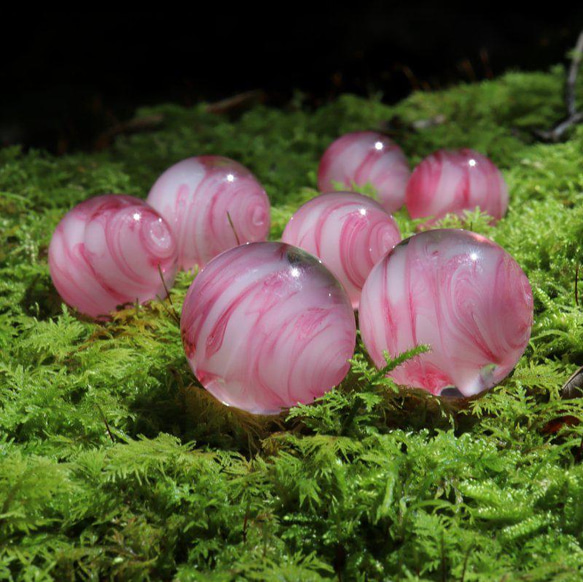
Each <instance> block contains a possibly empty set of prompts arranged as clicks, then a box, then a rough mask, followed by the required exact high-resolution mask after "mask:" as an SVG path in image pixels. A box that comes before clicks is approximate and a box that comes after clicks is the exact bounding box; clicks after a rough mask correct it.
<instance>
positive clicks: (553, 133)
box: [534, 30, 583, 142]
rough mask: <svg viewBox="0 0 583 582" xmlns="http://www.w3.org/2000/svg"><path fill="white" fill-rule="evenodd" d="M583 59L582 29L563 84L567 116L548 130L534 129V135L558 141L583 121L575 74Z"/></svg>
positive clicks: (546, 139) (545, 139) (550, 140)
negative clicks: (578, 105) (578, 101)
mask: <svg viewBox="0 0 583 582" xmlns="http://www.w3.org/2000/svg"><path fill="white" fill-rule="evenodd" d="M582 61H583V30H582V31H581V33H580V34H579V38H578V39H577V44H576V45H575V49H574V51H573V57H572V59H571V66H570V67H569V74H568V75H567V83H566V85H565V104H566V106H567V117H566V118H565V119H563V120H562V121H560V122H559V123H557V124H556V125H555V126H554V127H553V128H552V129H551V130H549V131H535V132H534V133H535V135H536V136H537V137H538V138H539V139H542V140H543V141H549V142H558V141H560V139H561V138H562V137H563V135H564V133H565V132H566V131H567V130H568V129H570V128H571V127H573V126H574V125H576V124H578V123H581V122H583V112H580V111H577V99H576V97H577V95H576V85H577V75H578V73H579V68H580V66H581V62H582Z"/></svg>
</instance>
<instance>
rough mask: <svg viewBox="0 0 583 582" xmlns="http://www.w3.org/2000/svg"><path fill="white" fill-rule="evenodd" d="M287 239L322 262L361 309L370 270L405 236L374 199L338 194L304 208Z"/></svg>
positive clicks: (289, 228) (288, 230)
mask: <svg viewBox="0 0 583 582" xmlns="http://www.w3.org/2000/svg"><path fill="white" fill-rule="evenodd" d="M281 240H282V242H285V243H288V244H290V245H295V246H297V247H301V248H302V249H304V250H306V251H308V252H309V253H312V254H313V255H316V256H317V257H319V258H320V259H322V262H323V263H324V264H325V265H326V266H327V267H328V268H329V269H330V271H332V274H334V275H335V276H336V278H337V279H338V280H339V281H340V282H341V283H342V285H344V289H345V290H346V292H347V293H348V297H349V298H350V300H351V302H352V307H353V308H354V309H358V303H359V301H360V293H361V291H362V286H363V285H364V282H365V280H366V278H367V276H368V274H369V273H370V270H371V269H372V268H373V266H374V265H375V264H376V263H377V262H378V260H379V259H380V258H381V257H382V256H383V255H384V254H385V253H387V252H388V251H390V250H391V249H392V248H393V247H394V246H395V245H396V244H397V243H398V242H399V241H400V240H401V234H400V233H399V227H398V226H397V223H396V222H395V220H394V219H393V217H392V216H391V215H390V214H389V213H388V212H386V211H385V210H384V209H383V207H382V206H381V205H380V204H377V203H376V202H375V201H374V200H371V199H370V198H367V197H366V196H361V195H360V194H354V193H351V192H338V193H331V194H322V195H321V196H317V197H316V198H314V199H312V200H310V201H309V202H307V203H306V204H304V205H303V206H302V207H300V209H299V210H298V211H297V212H296V213H295V214H294V215H293V216H292V217H291V219H290V221H289V222H288V224H287V226H286V227H285V231H284V233H283V236H282V239H281Z"/></svg>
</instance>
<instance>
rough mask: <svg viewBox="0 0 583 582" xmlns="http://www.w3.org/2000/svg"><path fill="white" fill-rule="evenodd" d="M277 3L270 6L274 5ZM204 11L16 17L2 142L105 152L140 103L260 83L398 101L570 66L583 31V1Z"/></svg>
mask: <svg viewBox="0 0 583 582" xmlns="http://www.w3.org/2000/svg"><path fill="white" fill-rule="evenodd" d="M267 6H269V9H268V8H267ZM338 6H339V5H337V6H336V7H333V6H330V7H329V8H326V9H325V8H322V9H321V10H319V9H318V4H317V3H312V4H311V5H308V6H302V5H300V4H295V3H294V4H282V3H279V4H275V3H272V4H270V5H266V9H265V10H263V11H258V10H255V11H254V12H253V13H251V12H250V11H249V10H248V7H246V6H239V8H233V7H232V6H230V5H228V4H224V5H219V4H218V3H217V4H216V8H213V7H212V6H211V7H209V6H208V5H200V4H193V5H191V6H190V7H189V8H190V10H188V11H187V7H186V6H184V7H182V8H179V7H178V5H177V6H176V8H175V9H174V10H173V11H164V12H161V11H160V10H141V11H139V12H127V13H126V12H114V11H111V12H106V11H102V12H95V13H93V14H91V13H89V14H84V15H75V14H71V13H62V14H61V13H54V12H50V13H49V12H47V13H46V14H45V15H41V16H37V17H36V18H35V19H34V20H33V21H32V22H31V21H30V18H27V19H26V26H25V27H21V26H19V24H18V20H17V19H15V20H13V21H9V20H4V27H3V28H4V29H5V30H4V31H3V35H2V37H1V39H0V48H1V50H2V53H1V54H2V55H3V63H2V65H1V66H0V79H1V91H0V146H1V145H9V144H13V143H21V144H23V145H24V146H25V147H43V148H46V149H49V150H50V151H53V152H57V153H64V152H65V151H70V150H74V149H80V148H82V149H89V150H91V149H93V148H95V147H96V143H98V142H99V137H100V136H101V135H103V132H105V131H107V130H111V128H115V127H119V124H120V123H123V121H124V120H127V119H129V118H131V116H132V114H133V112H134V111H135V109H136V107H139V106H141V105H148V104H155V103H163V102H175V103H179V104H182V105H191V104H193V103H195V102H197V101H200V100H206V101H211V102H214V101H217V100H221V99H224V98H226V97H229V96H232V95H235V94H238V93H240V92H244V91H249V90H254V89H261V90H263V94H264V96H263V100H264V101H265V102H266V103H268V104H271V105H274V106H280V107H283V106H286V104H287V103H289V101H290V99H291V98H292V96H293V95H294V91H297V90H299V91H301V92H302V93H303V94H305V102H306V103H307V104H308V106H311V105H313V106H317V105H318V104H319V103H321V102H323V101H326V100H329V99H333V98H334V96H335V95H337V94H338V93H339V92H343V91H349V92H354V93H357V94H361V95H369V94H372V93H378V92H381V93H382V94H383V99H384V100H385V101H386V102H389V103H390V102H394V101H396V100H398V99H401V98H403V97H404V96H406V95H407V94H408V93H409V92H410V91H411V90H412V89H413V88H418V87H420V88H422V89H432V88H439V87H443V86H447V85H449V84H451V83H454V82H459V81H473V80H481V79H485V78H489V77H491V76H496V75H499V74H500V73H502V72H504V71H505V70H507V69H509V68H521V69H526V70H529V69H547V68H548V67H550V66H551V65H553V64H556V63H561V62H563V63H564V62H565V57H566V55H567V53H568V51H569V50H570V49H571V48H572V47H573V46H574V44H575V40H576V37H577V34H578V32H579V29H580V28H582V27H583V2H571V3H568V4H566V5H565V6H563V5H561V3H557V4H556V5H549V4H547V3H544V6H543V3H541V6H540V8H537V7H535V5H534V4H532V5H531V6H530V7H529V8H528V10H525V9H523V10H518V9H516V10H512V9H508V8H506V9H501V8H500V9H498V10H492V12H488V13H486V12H484V13H479V12H477V11H476V6H475V5H473V4H472V3H465V4H462V5H461V6H460V7H455V6H453V5H452V6H448V5H447V4H443V3H439V2H436V1H432V2H429V1H420V2H414V1H411V2H408V3H405V2H382V1H367V0H363V1H361V2H357V3H353V4H352V5H348V4H347V5H346V6H347V8H346V9H341V8H339V7H338Z"/></svg>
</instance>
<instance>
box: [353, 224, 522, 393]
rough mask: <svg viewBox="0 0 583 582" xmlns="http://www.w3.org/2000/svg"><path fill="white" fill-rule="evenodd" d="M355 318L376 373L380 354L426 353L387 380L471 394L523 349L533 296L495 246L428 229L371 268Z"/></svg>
mask: <svg viewBox="0 0 583 582" xmlns="http://www.w3.org/2000/svg"><path fill="white" fill-rule="evenodd" d="M359 316H360V330H361V333H362V339H363V341H364V344H365V346H366V348H367V350H368V352H369V354H370V356H371V357H372V359H373V360H374V362H375V364H376V365H377V366H378V367H382V366H384V365H385V360H384V358H383V351H384V350H387V351H388V352H389V354H390V355H391V356H393V357H394V356H396V355H397V354H400V353H402V352H404V351H406V350H410V349H412V348H414V347H415V346H419V345H423V344H428V345H429V346H430V347H431V352H429V353H425V354H422V355H420V356H418V357H416V358H414V359H412V360H410V361H408V362H405V363H404V364H403V365H401V366H399V367H398V368H397V369H396V370H395V371H394V372H392V373H391V374H390V375H391V377H392V378H393V379H394V380H395V381H396V382H397V383H398V384H401V385H404V386H411V387H416V388H423V389H425V390H427V391H428V392H431V393H432V394H440V393H441V392H442V391H443V390H444V389H446V388H449V387H453V388H457V391H459V393H461V394H462V395H463V396H473V395H475V394H478V393H479V392H482V391H483V390H486V389H488V388H491V387H492V386H494V385H495V384H497V383H499V382H500V381H501V380H502V379H503V378H505V377H506V376H507V375H508V374H509V373H510V371H511V370H512V369H513V367H514V366H515V365H516V363H517V362H518V360H519V359H520V357H521V355H522V354H523V352H524V350H525V349H526V346H527V344H528V340H529V337H530V330H531V326H532V320H533V300H532V291H531V288H530V284H529V282H528V279H527V278H526V275H525V274H524V272H523V271H522V269H521V268H520V266H519V265H518V263H517V262H516V261H515V260H514V259H513V258H512V257H511V256H510V255H509V254H508V253H507V252H506V251H505V250H504V249H503V248H502V247H500V246H498V245H497V244H496V243H494V242H492V241H491V240H489V239H487V238H485V237H483V236H480V235H478V234H475V233H473V232H469V231H464V230H454V229H439V230H431V231H426V232H422V233H421V234H418V235H416V236H413V237H411V238H408V239H406V240H404V241H403V242H401V243H400V244H398V245H397V246H396V247H395V248H394V249H393V250H392V251H391V252H390V253H389V254H388V255H387V256H386V257H384V258H383V259H382V260H381V261H379V263H377V265H376V266H375V267H374V268H373V270H372V271H371V273H370V275H369V277H368V279H367V280H366V283H365V284H364V288H363V290H362V297H361V300H360V312H359ZM447 392H453V393H456V391H455V390H454V391H450V390H447ZM447 392H446V393H447Z"/></svg>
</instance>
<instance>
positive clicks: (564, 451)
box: [0, 68, 583, 582]
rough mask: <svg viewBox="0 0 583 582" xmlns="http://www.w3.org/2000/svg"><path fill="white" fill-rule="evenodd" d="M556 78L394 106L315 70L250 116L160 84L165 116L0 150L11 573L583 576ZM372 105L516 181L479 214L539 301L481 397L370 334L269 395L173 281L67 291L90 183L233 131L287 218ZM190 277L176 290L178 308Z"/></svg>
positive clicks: (582, 202) (4, 575)
mask: <svg viewBox="0 0 583 582" xmlns="http://www.w3.org/2000/svg"><path fill="white" fill-rule="evenodd" d="M563 82H564V71H563V70H562V69H560V68H557V69H555V70H552V71H550V72H548V73H528V74H526V73H509V74H507V75H505V76H503V77H501V78H499V79H497V80H494V81H487V82H483V83H480V84H473V85H461V86H458V87H455V88H452V89H450V90H447V91H444V92H438V93H415V94H413V95H412V96H411V97H410V98H408V99H406V100H405V101H404V102H402V103H399V104H398V105H396V106H391V107H389V106H386V105H383V104H382V103H381V102H380V101H379V100H378V99H369V100H365V99H361V98H356V97H353V96H342V97H340V98H339V99H337V100H336V101H335V102H333V103H330V104H327V105H324V106H322V107H321V108H318V109H316V110H313V109H310V108H307V107H305V106H303V105H302V102H301V97H300V96H298V98H297V99H296V100H295V101H294V103H293V104H292V105H290V106H289V107H288V108H287V109H284V110H274V109H270V108H267V107H264V106H261V105H257V106H255V107H254V108H252V109H251V110H249V111H247V112H245V113H243V114H241V115H237V116H235V117H234V116H232V115H229V114H222V115H219V114H214V113H210V112H208V111H207V109H206V108H205V106H204V105H200V106H197V107H194V108H190V109H183V108H180V107H177V106H172V105H168V106H162V107H156V108H155V109H149V110H143V111H139V112H138V114H137V116H138V118H144V117H150V116H152V115H156V116H162V122H161V125H160V126H159V127H157V128H156V129H155V130H151V131H147V132H143V133H138V134H135V135H128V136H120V137H119V138H118V139H117V140H116V141H115V143H114V144H113V145H112V146H111V147H110V148H109V149H107V150H105V151H102V152H99V153H95V154H86V153H79V154H73V155H68V156H66V157H61V158H57V157H52V156H50V155H48V154H46V153H43V152H39V151H32V152H28V153H22V152H21V151H20V150H19V149H17V148H8V149H4V150H1V151H0V579H2V580H49V579H56V580H108V579H116V580H148V579H150V580H159V579H161V580H171V579H176V580H180V581H189V580H210V581H227V580H288V581H292V580H302V581H310V580H342V581H345V580H439V581H445V580H456V581H466V582H469V581H470V580H505V581H511V580H525V581H539V580H581V579H583V464H582V461H583V425H580V424H579V420H580V419H582V418H583V401H581V400H578V399H571V400H566V399H564V398H562V397H561V391H560V388H561V386H562V384H563V383H564V382H565V380H566V379H567V378H568V377H569V375H570V374H571V373H572V372H573V371H574V370H576V369H577V368H578V367H579V366H580V365H583V305H581V306H580V305H578V303H579V302H580V301H583V287H582V288H581V292H580V293H577V290H576V273H577V272H578V265H579V264H580V263H581V262H583V245H582V240H583V127H581V126H580V127H578V128H575V129H574V130H573V131H572V132H571V133H570V135H569V136H568V137H569V139H568V140H567V141H565V142H564V143H560V144H552V145H550V144H541V143H537V142H536V141H535V140H534V139H533V137H532V129H533V128H543V129H547V128H549V127H550V126H551V125H552V124H553V123H554V122H556V121H557V120H558V119H560V118H561V117H562V116H563V114H564V105H563V102H562V87H563ZM375 128H376V129H382V130H388V131H391V132H392V134H393V135H394V137H395V139H397V141H398V142H399V143H400V144H401V145H402V147H403V148H404V150H405V151H406V153H407V155H408V156H409V157H410V160H411V162H412V164H415V163H417V162H418V161H419V160H420V159H421V158H422V157H424V156H425V155H427V154H429V153H430V152H432V151H433V150H435V149H437V148H440V147H452V148H453V147H462V146H465V147H473V148H476V149H478V150H479V151H481V152H483V153H485V154H487V155H489V156H490V157H491V158H492V159H493V160H494V162H496V163H497V164H498V165H499V166H500V168H501V169H502V170H503V172H504V175H505V177H506V180H507V181H508V184H509V187H510V192H511V203H510V210H509V212H508V216H507V217H506V218H505V219H504V220H502V221H501V222H500V223H499V225H498V226H497V227H495V228H493V227H490V226H489V225H488V222H487V220H486V219H485V218H484V217H483V216H480V215H479V214H472V215H468V217H467V220H466V221H465V222H464V223H463V224H462V226H465V227H468V228H472V229H473V230H476V231H478V232H482V233H484V234H486V235H487V236H489V237H491V238H493V239H494V240H496V241H497V242H498V243H500V244H501V245H502V246H504V247H505V248H506V249H507V250H508V251H509V252H510V253H511V254H512V255H513V256H514V257H515V258H516V259H517V261H518V262H519V263H520V265H521V266H522V267H523V269H524V270H525V272H526V273H527V275H528V276H529V278H530V281H531V283H532V287H533V292H534V297H535V324H534V328H533V334H532V340H531V342H530V345H529V347H528V349H527V352H526V354H525V356H524V357H523V358H522V359H521V361H520V363H519V364H518V366H517V368H516V370H515V371H514V373H513V374H512V375H511V377H510V378H508V379H507V380H506V381H505V382H504V383H503V384H502V385H501V386H499V387H497V388H495V389H493V390H492V391H491V392H489V393H488V394H486V395H485V396H483V397H482V398H480V399H477V400H475V401H473V402H471V403H468V404H467V405H465V406H461V407H453V406H452V405H450V404H446V403H442V402H440V401H438V400H437V399H435V398H432V397H430V396H426V395H423V394H418V393H413V392H406V391H403V390H398V389H396V387H395V386H393V385H392V384H391V383H390V382H389V381H387V380H384V379H382V378H380V377H379V375H378V374H377V373H376V372H375V370H374V369H372V368H371V367H370V366H369V364H368V363H367V360H366V358H365V356H364V354H363V352H362V348H359V349H358V351H357V354H356V356H355V359H354V362H353V366H352V372H351V373H350V375H349V377H348V378H347V380H346V381H345V382H344V383H343V384H342V385H341V386H340V387H338V388H337V389H336V390H334V391H332V392H331V393H329V394H328V395H327V396H326V397H324V398H323V399H322V400H321V401H319V402H317V403H316V404H314V405H312V406H304V407H298V408H295V409H292V411H291V412H290V413H288V414H282V415H281V416H280V417H276V418H260V417H253V416H250V415H246V414H243V413H240V412H237V411H235V410H231V409H227V408H225V407H223V406H222V405H220V404H218V403H217V402H216V401H214V400H213V399H212V398H211V397H210V396H209V395H207V393H206V392H205V391H204V390H203V389H201V388H200V387H199V386H197V385H196V382H195V380H194V378H193V376H192V374H191V372H190V370H189V368H188V365H187V362H186V360H185V358H184V356H183V351H182V346H181V342H180V335H179V330H178V326H177V324H176V322H175V319H174V318H173V317H172V315H171V309H172V308H171V306H170V305H169V303H168V302H165V303H164V304H163V303H160V302H153V303H152V304H150V305H148V306H145V307H139V308H137V309H134V308H132V309H126V310H124V311H120V312H119V313H117V315H116V316H115V317H114V319H113V320H112V321H111V322H108V323H93V322H90V321H87V320H84V319H82V318H79V317H78V316H76V315H75V314H74V313H73V312H72V311H71V310H69V309H67V308H66V307H64V306H63V305H62V303H61V301H60V300H59V297H58V296H57V295H56V293H55V291H54V289H53V287H52V285H51V281H50V277H49V271H48V267H47V246H48V243H49V240H50V237H51V233H52V231H53V229H54V227H55V226H56V224H57V222H58V221H59V219H60V218H61V217H62V215H63V214H64V213H65V211H67V210H68V209H70V208H71V207H72V206H73V205H74V204H76V203H78V202H80V201H82V200H84V199H86V198H88V197H90V196H94V195H98V194H102V193H105V192H124V193H128V194H132V195H137V196H140V197H145V196H146V194H147V192H148V189H149V186H150V185H151V184H152V182H153V181H154V179H155V178H156V177H157V175H158V174H159V173H160V172H162V171H163V170H164V169H165V168H166V167H168V166H169V165H171V164H172V163H174V162H176V161H178V160H180V159H182V158H184V157H187V156H191V155H197V154H203V153H209V154H211V153H213V154H222V155H225V156H229V157H232V158H235V159H237V160H239V161H241V162H242V163H243V164H245V165H247V166H249V167H250V168H251V169H252V170H253V171H254V172H255V173H256V174H257V176H258V177H259V179H260V180H261V181H262V182H263V183H264V185H265V187H266V189H267V191H268V193H269V195H270V197H271V201H272V204H273V228H272V233H271V234H272V238H274V239H277V238H278V237H279V236H280V234H281V232H282V230H283V227H284V225H285V223H286V221H287V219H288V218H289V217H290V215H291V213H292V212H293V211H294V209H295V208H297V207H298V205H299V204H300V203H301V202H303V201H305V200H307V199H309V198H310V197H312V196H313V195H314V194H315V190H314V188H315V183H316V169H317V163H318V159H319V156H320V155H321V153H322V152H323V150H324V148H325V147H326V146H327V144H328V143H329V142H330V141H331V140H332V139H334V138H335V137H337V136H338V135H340V134H341V133H343V132H346V131H350V130H356V129H375ZM397 218H398V221H399V224H400V226H401V228H402V231H403V234H405V235H408V234H411V233H412V232H413V230H414V225H413V224H412V223H411V221H410V220H409V219H408V218H407V216H406V213H405V212H402V213H400V214H399V215H398V216H397ZM446 224H448V225H450V226H451V225H460V221H459V220H458V219H455V220H454V219H446ZM191 279H192V275H188V274H182V275H180V276H179V278H178V281H177V284H176V286H175V288H174V289H173V290H172V302H173V304H174V306H175V307H176V308H177V309H178V310H179V309H180V306H181V303H182V300H183V298H184V295H185V292H186V290H187V288H188V285H189V283H190V281H191ZM578 295H580V296H581V299H579V298H578Z"/></svg>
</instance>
